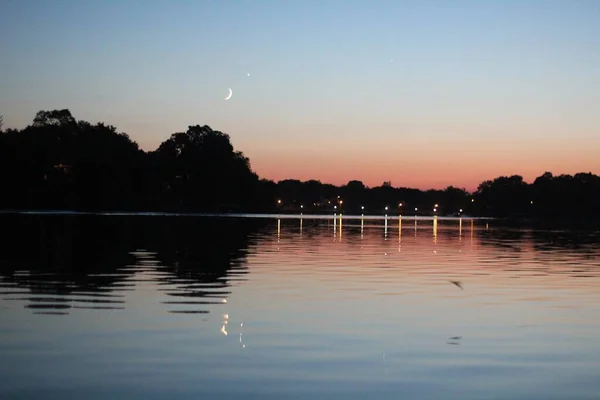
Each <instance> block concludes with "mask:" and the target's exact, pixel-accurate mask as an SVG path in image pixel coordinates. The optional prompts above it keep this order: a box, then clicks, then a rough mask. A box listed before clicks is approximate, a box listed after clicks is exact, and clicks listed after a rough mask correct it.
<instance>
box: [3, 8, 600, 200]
mask: <svg viewBox="0 0 600 400" xmlns="http://www.w3.org/2000/svg"><path fill="white" fill-rule="evenodd" d="M0 9H1V10H2V11H1V13H0V114H2V115H4V123H5V127H12V128H23V127H25V126H27V125H29V124H30V123H31V122H32V120H33V117H34V116H35V114H36V113H37V112H38V111H39V110H52V109H63V108H68V109H69V110H70V111H71V112H72V114H73V115H74V117H75V118H76V119H78V120H86V121H89V122H92V123H95V122H100V121H102V122H105V123H108V124H111V125H114V126H116V127H117V129H118V130H119V131H120V132H125V133H127V134H128V135H129V136H130V137H131V139H132V140H134V141H136V142H137V143H138V144H139V145H140V147H141V148H143V149H144V150H154V149H156V148H157V147H158V146H159V144H160V143H161V142H162V141H164V140H166V139H167V138H168V137H169V136H170V135H171V134H172V133H174V132H181V131H185V130H186V129H187V127H188V126H189V125H196V124H200V125H209V126H210V127H211V128H213V129H215V130H219V131H222V132H225V133H227V134H229V135H230V137H231V141H232V143H233V145H234V147H235V149H236V150H240V151H242V152H244V154H245V155H246V156H248V157H249V158H250V162H251V164H252V168H253V170H254V171H255V172H257V173H258V174H259V176H260V177H261V178H268V179H273V180H280V179H286V178H293V179H301V180H308V179H318V180H321V181H322V182H326V183H333V184H338V185H339V184H345V183H347V182H348V181H349V180H355V179H356V180H361V181H363V182H364V183H365V184H366V185H368V186H378V185H381V184H382V182H383V181H391V182H392V185H393V186H408V187H415V188H420V189H429V188H444V187H446V186H449V185H454V186H457V187H463V188H466V189H467V190H474V189H475V188H476V187H477V185H478V184H479V183H481V182H482V181H484V180H487V179H493V178H496V177H498V176H502V175H512V174H519V175H521V176H523V177H524V178H525V180H526V181H528V182H530V181H532V180H533V179H535V177H537V176H539V175H541V174H543V173H544V172H545V171H550V172H552V173H554V174H563V173H566V174H574V173H577V172H592V173H596V174H599V173H600V157H598V154H600V129H599V128H600V112H597V110H596V108H597V105H598V104H600V41H599V40H598V38H600V24H599V23H598V21H600V2H598V1H595V0H590V1H579V0H564V1H553V0H537V1H534V0H532V1H525V0H521V1H517V0H504V1H500V0H498V1H492V0H487V1H484V0H479V1H475V0H472V1H466V0H454V1H451V2H450V1H446V0H439V1H427V0H415V1H402V0H393V1H366V0H364V1H353V0H340V1H337V0H318V1H317V0H302V1H295V0H289V1H284V0H276V1H270V0H261V1H259V0H255V1H250V0H245V1H244V0H238V1H227V0H215V1H201V0H190V1H184V0H173V1H154V0H144V1H142V0H102V1H100V0H87V1H67V0H55V1H47V0H18V1H17V0H0ZM248 74H249V75H248ZM229 88H231V90H232V91H233V95H232V97H231V99H229V100H225V97H226V96H227V94H228V93H229Z"/></svg>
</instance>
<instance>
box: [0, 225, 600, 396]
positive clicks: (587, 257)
mask: <svg viewBox="0 0 600 400" xmlns="http://www.w3.org/2000/svg"><path fill="white" fill-rule="evenodd" d="M0 221H1V222H2V225H3V227H4V228H5V231H6V232H11V233H12V235H11V236H10V238H8V239H7V240H6V241H4V242H2V243H1V244H0V315H1V318H0V359H2V360H3V362H2V363H1V364H0V380H1V381H2V382H3V384H2V386H1V387H0V397H9V398H13V397H15V398H17V397H24V398H31V397H34V398H36V397H37V398H52V397H55V398H64V397H87V398H90V397H93V398H106V397H111V398H115V397H117V398H131V397H132V396H136V397H144V398H182V397H183V398H187V397H190V398H192V397H193V398H197V397H198V396H202V395H204V396H211V395H214V396H217V395H218V396H220V397H221V398H223V397H224V398H237V397H239V398H264V397H273V398H364V397H366V396H379V397H381V398H398V397H406V398H415V399H419V398H457V399H480V398H502V399H559V398H560V399H564V398H569V399H579V398H598V394H599V393H600V339H599V338H600V335H599V333H600V329H599V328H600V318H598V317H599V316H600V303H599V300H600V263H599V261H598V260H599V257H598V256H599V255H600V246H599V244H598V243H599V242H598V239H599V237H600V236H599V235H598V232H597V231H581V232H571V231H566V230H556V231H548V230H536V229H529V228H527V229H525V228H507V227H502V226H500V225H499V223H498V222H497V221H481V220H472V219H465V218H463V219H443V218H434V219H427V218H417V219H414V218H386V219H381V218H379V219H377V218H360V217H358V218H346V216H344V217H342V216H340V215H330V216H327V217H323V218H318V219H316V218H309V217H302V218H289V217H288V218H277V217H274V218H262V219H256V218H253V219H248V218H210V217H189V218H188V217H177V218H174V217H171V218H169V217H160V216H154V217H148V216H101V217H98V216H82V215H75V216H33V215H28V216H10V215H3V216H1V219H0Z"/></svg>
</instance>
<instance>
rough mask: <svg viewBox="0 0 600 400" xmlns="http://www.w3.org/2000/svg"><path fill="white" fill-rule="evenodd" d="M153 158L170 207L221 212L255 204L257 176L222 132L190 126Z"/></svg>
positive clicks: (160, 147)
mask: <svg viewBox="0 0 600 400" xmlns="http://www.w3.org/2000/svg"><path fill="white" fill-rule="evenodd" d="M152 155H153V159H154V163H155V165H156V166H157V167H158V168H157V169H156V171H159V172H158V174H157V175H158V179H159V180H160V188H161V190H162V195H163V198H164V199H165V201H166V204H168V207H175V208H179V209H185V210H211V211H219V210H223V209H240V208H242V206H244V205H246V206H248V205H253V204H254V201H255V197H256V192H257V190H258V187H259V181H258V176H257V175H256V174H255V173H254V172H252V170H251V168H250V161H249V159H248V158H247V157H245V156H244V154H243V153H242V152H240V151H234V148H233V145H232V144H231V142H230V139H229V135H227V134H225V133H223V132H219V131H214V130H212V129H211V128H210V127H209V126H206V125H204V126H200V125H195V126H190V127H189V128H188V130H187V131H186V132H178V133H174V134H172V135H171V137H170V138H169V139H167V140H166V141H164V142H163V143H161V145H160V146H159V148H158V149H157V150H156V151H155V152H154V153H153V154H152Z"/></svg>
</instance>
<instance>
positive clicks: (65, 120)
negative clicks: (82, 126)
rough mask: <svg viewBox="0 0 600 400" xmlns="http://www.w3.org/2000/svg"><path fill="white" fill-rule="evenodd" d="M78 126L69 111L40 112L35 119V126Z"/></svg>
mask: <svg viewBox="0 0 600 400" xmlns="http://www.w3.org/2000/svg"><path fill="white" fill-rule="evenodd" d="M74 125H77V121H76V120H75V118H73V116H72V115H71V112H70V111H69V110H67V109H64V110H52V111H44V110H42V111H39V112H38V113H37V114H36V115H35V118H34V119H33V126H35V127H42V126H74Z"/></svg>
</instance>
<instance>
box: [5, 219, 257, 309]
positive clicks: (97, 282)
mask: <svg viewBox="0 0 600 400" xmlns="http://www.w3.org/2000/svg"><path fill="white" fill-rule="evenodd" d="M0 219H1V220H2V225H3V228H4V229H5V232H11V235H10V236H7V238H6V239H5V240H4V241H3V242H0V285H1V286H2V289H0V291H1V292H2V295H3V298H9V297H11V298H14V295H18V296H21V297H20V299H21V300H28V301H29V302H30V304H29V306H27V307H29V308H35V309H42V308H43V309H64V308H71V306H72V305H73V306H74V305H75V304H77V305H78V306H81V304H88V305H89V303H104V304H100V305H99V304H95V305H94V307H93V308H99V307H100V306H101V307H102V308H107V307H108V306H107V304H109V303H110V304H111V305H110V307H109V308H115V307H117V306H119V305H120V306H123V304H121V303H124V300H122V299H121V300H119V298H122V297H123V295H124V293H121V292H122V291H124V290H133V288H134V286H135V283H136V282H135V280H136V279H135V277H134V275H135V274H136V272H138V271H141V270H148V268H151V269H152V270H153V271H155V272H158V274H156V275H153V276H154V278H153V279H154V280H155V282H156V283H157V284H159V285H167V286H170V287H171V288H176V289H175V292H169V293H168V294H173V295H175V296H183V297H190V296H202V297H215V296H218V297H219V298H224V297H226V295H227V294H228V291H227V290H221V289H223V288H227V287H228V286H229V285H230V283H229V281H230V280H231V279H239V278H236V275H240V274H244V273H245V267H244V262H245V259H246V256H247V252H248V246H249V239H248V237H249V235H250V233H251V232H252V231H254V230H255V229H256V228H257V226H256V225H257V223H259V221H258V220H256V221H242V220H233V219H216V218H192V217H174V218H173V217H172V218H169V217H141V216H128V217H124V216H121V217H116V216H91V215H86V216H83V215H60V216H59V215H52V216H40V215H3V216H2V217H1V218H0ZM137 249H145V250H147V251H148V252H149V253H154V254H156V257H153V258H154V260H153V261H152V262H151V263H148V262H147V261H148V260H147V259H145V260H142V259H137V257H136V256H135V254H136V252H135V250H137ZM200 288H201V289H202V290H199V289H200ZM195 289H198V290H195ZM23 296H29V297H23ZM40 296H41V297H40ZM49 296H50V297H49ZM87 308H89V307H87Z"/></svg>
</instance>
